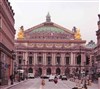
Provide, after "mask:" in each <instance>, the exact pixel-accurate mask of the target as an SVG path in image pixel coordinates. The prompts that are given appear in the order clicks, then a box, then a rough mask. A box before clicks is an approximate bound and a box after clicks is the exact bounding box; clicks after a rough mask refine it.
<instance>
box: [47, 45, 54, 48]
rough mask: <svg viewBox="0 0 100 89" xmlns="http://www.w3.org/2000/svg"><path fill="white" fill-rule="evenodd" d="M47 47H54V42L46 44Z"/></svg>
mask: <svg viewBox="0 0 100 89" xmlns="http://www.w3.org/2000/svg"><path fill="white" fill-rule="evenodd" d="M45 46H46V47H47V48H52V47H53V44H46V45H45Z"/></svg>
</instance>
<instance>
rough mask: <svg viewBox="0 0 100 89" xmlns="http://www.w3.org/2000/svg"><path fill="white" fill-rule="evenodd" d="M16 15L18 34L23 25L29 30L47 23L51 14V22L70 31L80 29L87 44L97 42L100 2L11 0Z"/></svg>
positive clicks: (91, 0)
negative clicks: (48, 14) (91, 41)
mask: <svg viewBox="0 0 100 89" xmlns="http://www.w3.org/2000/svg"><path fill="white" fill-rule="evenodd" d="M9 2H10V3H11V6H12V8H13V10H14V13H15V16H14V18H15V29H16V34H17V33H18V31H19V28H20V27H21V26H22V25H23V26H24V29H25V30H26V29H29V28H31V27H33V26H35V25H38V24H40V23H43V22H45V21H46V15H47V13H48V12H49V13H50V16H51V21H52V22H54V23H56V24H59V25H61V26H63V27H65V28H67V29H69V30H72V28H73V26H75V27H76V28H78V29H80V32H81V37H82V39H83V40H86V41H87V43H88V42H89V41H90V40H93V41H94V42H97V37H96V31H97V30H98V26H97V21H98V20H99V19H98V14H99V13H100V11H99V0H9Z"/></svg>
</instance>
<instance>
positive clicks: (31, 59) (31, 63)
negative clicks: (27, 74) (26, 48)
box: [29, 56, 32, 64]
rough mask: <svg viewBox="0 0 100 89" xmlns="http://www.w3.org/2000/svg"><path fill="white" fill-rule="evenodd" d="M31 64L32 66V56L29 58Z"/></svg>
mask: <svg viewBox="0 0 100 89" xmlns="http://www.w3.org/2000/svg"><path fill="white" fill-rule="evenodd" d="M29 64H32V56H29Z"/></svg>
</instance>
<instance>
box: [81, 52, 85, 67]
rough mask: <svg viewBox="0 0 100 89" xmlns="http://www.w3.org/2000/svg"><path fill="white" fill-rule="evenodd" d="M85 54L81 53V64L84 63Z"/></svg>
mask: <svg viewBox="0 0 100 89" xmlns="http://www.w3.org/2000/svg"><path fill="white" fill-rule="evenodd" d="M85 59H86V58H85V54H84V53H83V54H81V66H84V63H85Z"/></svg>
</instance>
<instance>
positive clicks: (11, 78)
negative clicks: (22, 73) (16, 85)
mask: <svg viewBox="0 0 100 89" xmlns="http://www.w3.org/2000/svg"><path fill="white" fill-rule="evenodd" d="M13 79H14V76H13V74H12V75H10V81H11V85H12V84H13Z"/></svg>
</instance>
